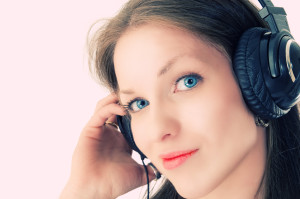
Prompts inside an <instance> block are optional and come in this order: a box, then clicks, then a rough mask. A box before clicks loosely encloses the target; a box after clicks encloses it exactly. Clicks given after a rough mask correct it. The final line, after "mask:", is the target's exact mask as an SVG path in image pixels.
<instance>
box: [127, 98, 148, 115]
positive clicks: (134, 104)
mask: <svg viewBox="0 0 300 199" xmlns="http://www.w3.org/2000/svg"><path fill="white" fill-rule="evenodd" d="M148 105H149V102H148V101H147V100H144V99H134V100H132V101H130V102H129V103H128V105H127V107H128V109H129V110H130V111H132V112H138V111H140V110H141V109H143V108H145V107H146V106H148Z"/></svg>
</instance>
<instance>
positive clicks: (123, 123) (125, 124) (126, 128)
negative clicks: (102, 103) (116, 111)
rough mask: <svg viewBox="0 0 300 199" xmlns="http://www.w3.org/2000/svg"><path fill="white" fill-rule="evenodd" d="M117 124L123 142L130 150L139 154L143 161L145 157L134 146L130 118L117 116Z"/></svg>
mask: <svg viewBox="0 0 300 199" xmlns="http://www.w3.org/2000/svg"><path fill="white" fill-rule="evenodd" d="M117 122H118V126H119V129H120V131H121V133H122V134H123V136H124V138H125V140H126V141H127V143H128V145H129V146H130V147H131V148H132V150H134V151H136V152H137V153H139V154H140V156H141V158H142V159H144V158H146V156H145V155H144V154H143V153H142V152H141V151H140V149H139V148H138V147H137V146H136V144H135V142H134V139H133V135H132V132H131V118H130V116H127V115H125V116H119V115H117Z"/></svg>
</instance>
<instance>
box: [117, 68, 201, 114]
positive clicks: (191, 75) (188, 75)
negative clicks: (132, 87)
mask: <svg viewBox="0 0 300 199" xmlns="http://www.w3.org/2000/svg"><path fill="white" fill-rule="evenodd" d="M186 77H194V78H196V79H197V83H196V84H195V85H194V86H193V87H191V88H189V89H187V90H190V89H192V88H194V87H195V86H197V84H198V82H199V81H201V80H203V78H202V76H200V75H199V74H197V73H188V74H186V75H183V76H181V77H180V78H178V79H177V80H176V81H175V83H174V85H175V86H176V85H178V82H180V81H181V80H183V79H184V78H186ZM184 91H185V90H184ZM138 100H144V99H143V98H140V97H136V98H134V99H132V100H130V101H129V102H128V103H127V104H126V105H123V107H124V108H125V109H126V110H127V111H129V112H133V113H135V112H138V111H134V110H133V109H132V107H131V106H132V104H133V103H134V102H136V101H138ZM148 104H149V103H148ZM140 110H142V109H140Z"/></svg>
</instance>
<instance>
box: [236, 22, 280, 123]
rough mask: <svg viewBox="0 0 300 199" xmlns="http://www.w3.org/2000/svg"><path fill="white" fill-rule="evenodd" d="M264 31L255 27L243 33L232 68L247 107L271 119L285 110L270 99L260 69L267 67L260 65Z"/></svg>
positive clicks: (265, 30) (260, 115)
mask: <svg viewBox="0 0 300 199" xmlns="http://www.w3.org/2000/svg"><path fill="white" fill-rule="evenodd" d="M266 32H269V30H267V29H263V28H259V27H255V28H251V29H249V30H247V31H246V32H244V33H243V35H242V36H241V38H240V40H239V42H238V45H237V47H236V51H235V55H234V59H233V69H234V72H235V75H236V77H237V79H238V82H239V85H240V88H241V91H242V94H243V97H244V100H245V101H246V104H247V105H248V107H249V109H250V110H251V111H252V112H253V113H254V114H255V115H257V116H259V117H261V118H263V119H273V118H278V117H280V116H282V115H283V114H285V113H286V112H285V111H284V110H282V109H281V108H280V107H278V106H277V105H276V103H275V102H274V100H273V99H272V97H271V94H270V93H269V90H268V88H267V86H266V84H265V80H264V76H263V72H262V70H261V67H269V66H261V61H260V59H261V57H260V56H261V55H260V51H261V45H260V43H261V37H262V35H263V34H264V33H266ZM267 48H268V47H267V46H266V49H264V50H265V51H266V52H267V50H268V49H267Z"/></svg>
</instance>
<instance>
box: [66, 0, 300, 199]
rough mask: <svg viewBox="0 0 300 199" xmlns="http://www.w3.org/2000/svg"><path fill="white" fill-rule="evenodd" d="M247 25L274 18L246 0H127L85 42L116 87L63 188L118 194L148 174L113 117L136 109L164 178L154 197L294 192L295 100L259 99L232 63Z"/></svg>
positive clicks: (139, 134)
mask: <svg viewBox="0 0 300 199" xmlns="http://www.w3.org/2000/svg"><path fill="white" fill-rule="evenodd" d="M252 27H267V24H266V23H265V22H264V21H263V20H262V19H261V18H260V16H259V14H258V11H257V9H256V8H255V7H254V6H253V5H251V4H250V3H249V2H248V1H246V0H238V1H232V0H211V1H205V0H190V1H182V0H131V1H129V2H128V3H127V4H126V5H125V7H124V8H123V9H122V10H121V11H120V13H119V14H118V15H117V16H116V17H114V18H113V19H111V20H110V21H109V22H108V23H107V24H106V25H105V26H104V27H103V28H102V29H100V30H99V31H98V32H97V33H96V34H95V36H94V37H93V39H92V40H91V42H90V55H91V62H93V63H94V64H93V65H94V66H95V68H94V70H95V72H96V74H97V75H98V77H99V79H100V80H101V81H102V82H103V84H104V85H105V86H107V87H108V88H109V89H110V90H111V94H110V95H109V96H107V97H106V98H104V99H102V100H100V101H99V103H98V104H97V106H96V109H95V112H94V115H93V116H92V117H91V119H90V120H89V121H88V123H87V125H86V126H85V127H84V129H83V131H82V134H81V136H80V138H79V142H78V145H77V147H76V150H75V152H74V155H73V161H72V170H71V176H70V179H69V181H68V183H67V185H66V187H65V188H64V190H63V192H62V195H61V199H66V198H72V199H76V198H80V199H85V198H86V199H94V198H101V199H102V198H103V199H106V198H107V199H109V198H116V197H118V196H120V195H122V194H125V193H126V192H128V191H130V190H132V189H134V188H137V187H139V186H142V185H144V184H146V183H147V177H146V173H145V171H144V167H143V166H142V165H139V164H137V163H136V162H135V161H134V160H133V159H132V158H131V152H132V150H131V148H130V147H129V146H128V144H127V142H126V141H125V139H124V137H123V136H122V134H121V133H120V132H119V131H118V130H117V129H116V128H115V127H114V125H108V124H114V123H116V115H120V116H125V115H127V116H130V118H131V130H132V135H133V138H134V142H135V144H136V145H137V147H138V148H139V150H140V151H141V152H142V153H143V154H145V156H147V158H149V159H150V160H151V162H152V163H153V164H154V165H155V166H156V167H157V169H158V170H159V171H160V172H161V173H162V174H163V176H164V178H165V179H166V180H165V183H164V185H163V186H162V188H161V189H160V190H159V191H158V192H157V193H154V194H152V195H154V196H153V198H193V199H200V198H201V199H219V198H222V199H241V198H243V199H254V198H257V199H271V198H272V199H281V198H282V199H283V198H284V199H296V198H299V197H300V170H299V168H300V122H299V113H298V109H297V106H296V105H294V104H295V103H294V104H292V105H291V106H292V107H291V108H288V109H287V110H280V111H275V113H267V112H266V111H265V110H262V108H264V106H263V107H262V108H261V107H259V108H258V110H255V108H252V106H253V104H251V103H252V102H253V101H255V100H250V101H246V100H245V95H243V92H244V90H245V89H244V88H241V87H240V86H239V85H240V82H239V81H240V80H239V78H238V77H237V72H234V68H235V67H238V66H235V65H240V62H239V58H236V56H237V55H235V54H237V53H238V52H239V50H237V48H238V46H239V45H241V44H239V39H240V37H241V36H242V34H243V33H244V32H245V31H246V30H248V29H250V28H252ZM253 34H254V36H253V37H254V39H255V38H256V37H259V36H257V35H256V34H255V33H253ZM249 48H252V49H253V50H250V51H248V49H247V51H246V52H245V54H247V53H249V54H251V55H252V54H255V53H261V52H260V51H259V48H258V47H257V46H256V44H254V46H251V42H250V47H249ZM247 56H248V55H247ZM245 59H246V61H248V60H249V62H250V64H251V63H252V64H253V63H254V64H253V67H254V66H256V65H257V64H256V63H257V62H256V61H257V60H255V59H251V57H250V58H248V57H247V58H245ZM258 63H259V62H258ZM245 67H246V66H245ZM247 67H248V65H247ZM251 67H252V66H251ZM264 67H267V66H264ZM259 74H261V71H259V73H258V74H257V75H254V76H255V77H256V76H257V82H260V80H261V79H259V78H262V77H259ZM245 81H247V80H245ZM254 83H256V82H254ZM254 87H256V85H254ZM264 89H265V87H262V88H261V89H258V90H259V92H260V91H261V90H264ZM266 92H267V93H268V91H266ZM253 95H254V94H253ZM259 103H261V102H259ZM254 105H255V104H254ZM258 113H259V114H258ZM147 168H148V172H149V178H150V180H153V179H155V175H154V172H153V171H152V170H151V169H150V166H147Z"/></svg>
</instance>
